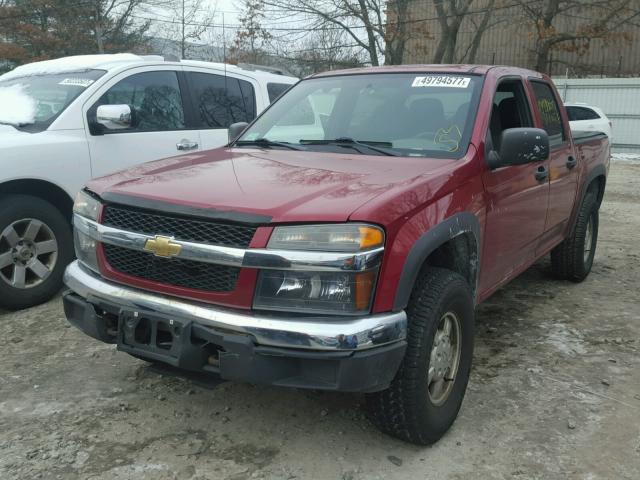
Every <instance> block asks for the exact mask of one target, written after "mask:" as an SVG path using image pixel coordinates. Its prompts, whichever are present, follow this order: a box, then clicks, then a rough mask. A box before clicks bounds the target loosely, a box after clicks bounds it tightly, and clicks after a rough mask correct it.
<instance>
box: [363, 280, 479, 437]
mask: <svg viewBox="0 0 640 480" xmlns="http://www.w3.org/2000/svg"><path fill="white" fill-rule="evenodd" d="M451 312H453V313H454V314H455V316H457V318H458V320H459V322H458V323H459V331H460V337H461V338H460V356H459V362H458V368H457V373H456V374H455V376H454V379H453V380H451V381H452V382H453V383H452V386H451V387H449V393H448V396H447V397H446V398H445V399H444V400H443V401H442V402H441V403H440V404H435V403H434V402H433V401H432V398H431V396H430V393H429V385H428V381H427V379H428V372H429V366H430V363H431V361H430V359H431V352H432V346H433V343H434V338H435V335H436V332H437V331H438V326H439V325H440V324H441V319H443V318H444V317H445V316H446V315H447V314H448V313H451ZM407 315H408V329H409V330H408V334H407V351H406V353H405V357H404V359H403V361H402V364H401V365H400V369H399V370H398V373H397V374H396V377H395V378H394V380H393V382H392V383H391V386H390V387H389V388H388V389H387V390H384V391H382V392H377V393H372V394H368V395H367V397H366V408H367V413H368V415H369V418H370V419H371V421H372V422H373V423H374V424H375V425H376V426H377V427H378V428H379V429H380V430H382V431H383V432H385V433H387V434H389V435H392V436H394V437H397V438H399V439H401V440H405V441H407V442H411V443H415V444H419V445H429V444H431V443H434V442H436V441H437V440H439V439H440V437H442V435H444V434H445V432H446V431H447V430H448V429H449V428H450V427H451V425H452V424H453V422H454V420H455V419H456V417H457V415H458V411H459V410H460V406H461V405H462V400H463V398H464V394H465V391H466V388H467V383H468V381H469V372H470V369H471V359H472V357H473V336H474V304H473V295H472V292H471V288H470V287H469V284H468V283H467V282H466V281H465V279H464V278H463V277H462V276H461V275H459V274H457V273H455V272H453V271H451V270H446V269H442V268H429V269H427V270H425V271H424V272H423V273H422V274H421V276H420V277H419V278H418V280H417V282H416V285H415V287H414V289H413V292H412V294H411V298H410V300H409V305H408V307H407Z"/></svg>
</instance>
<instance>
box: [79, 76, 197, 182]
mask: <svg viewBox="0 0 640 480" xmlns="http://www.w3.org/2000/svg"><path fill="white" fill-rule="evenodd" d="M179 71H180V70H179V69H176V67H167V68H162V67H155V68H154V69H150V68H149V67H143V68H140V69H134V70H129V71H126V72H123V73H121V74H120V75H118V76H116V77H114V78H113V79H112V80H111V81H110V82H108V83H107V84H106V85H105V86H103V87H102V88H101V89H100V91H98V92H97V93H96V95H95V96H94V97H92V99H91V100H90V101H88V102H87V103H86V104H85V106H84V109H83V114H84V118H85V121H86V125H87V138H88V141H89V152H90V155H91V167H92V174H93V176H94V177H99V176H102V175H107V174H109V173H113V172H115V171H118V170H122V169H125V168H128V167H131V166H133V165H137V164H140V163H144V162H148V161H151V160H158V159H161V158H166V157H172V156H175V155H180V154H184V153H190V152H194V151H198V150H200V149H201V147H200V135H199V133H198V131H197V130H195V129H189V128H188V127H187V125H188V122H187V121H186V120H185V116H186V114H187V107H186V106H185V103H186V101H185V99H186V92H184V91H183V90H182V88H181V84H180V83H181V82H180V81H179V75H178V72H179ZM100 105H129V106H130V107H131V110H132V112H133V118H132V125H131V127H130V128H126V129H121V130H109V129H108V128H106V127H104V126H103V125H99V124H98V123H97V121H96V111H97V108H98V106H100Z"/></svg>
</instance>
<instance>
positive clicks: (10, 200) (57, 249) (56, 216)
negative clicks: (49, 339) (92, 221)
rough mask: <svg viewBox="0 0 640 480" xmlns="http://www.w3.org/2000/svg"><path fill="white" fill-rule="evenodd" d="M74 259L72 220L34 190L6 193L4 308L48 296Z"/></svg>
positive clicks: (0, 229) (1, 249)
mask: <svg viewBox="0 0 640 480" xmlns="http://www.w3.org/2000/svg"><path fill="white" fill-rule="evenodd" d="M72 259H73V238H72V235H71V226H70V224H69V222H68V221H67V220H66V219H65V218H64V216H63V215H62V214H61V213H60V211H59V210H58V209H57V208H55V207H54V206H53V205H51V204H50V203H48V202H46V201H44V200H41V199H39V198H37V197H32V196H29V195H9V196H5V197H0V308H7V309H10V310H17V309H21V308H26V307H30V306H33V305H37V304H39V303H42V302H45V301H47V300H48V299H49V298H51V297H52V296H53V295H55V294H56V292H58V290H60V288H61V286H62V275H63V273H64V268H65V267H66V266H67V264H68V263H69V262H70V261H71V260H72Z"/></svg>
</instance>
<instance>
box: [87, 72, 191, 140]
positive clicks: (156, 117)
mask: <svg viewBox="0 0 640 480" xmlns="http://www.w3.org/2000/svg"><path fill="white" fill-rule="evenodd" d="M99 105H129V106H130V107H131V109H132V110H133V111H134V119H133V120H134V121H133V126H132V128H129V129H126V130H116V131H108V130H104V131H103V133H117V132H132V131H133V132H157V131H167V130H181V129H183V128H185V123H184V109H183V106H182V97H181V96H180V86H179V85H178V77H177V75H176V72H170V71H158V72H144V73H137V74H135V75H131V76H130V77H127V78H125V79H124V80H121V81H120V82H118V83H116V84H115V85H114V86H113V87H111V88H110V89H109V90H108V91H107V92H106V93H105V94H104V95H102V97H101V98H100V100H98V102H97V104H96V105H94V106H93V107H92V108H91V109H90V111H89V114H88V116H89V123H90V124H92V123H95V115H96V110H97V107H98V106H99Z"/></svg>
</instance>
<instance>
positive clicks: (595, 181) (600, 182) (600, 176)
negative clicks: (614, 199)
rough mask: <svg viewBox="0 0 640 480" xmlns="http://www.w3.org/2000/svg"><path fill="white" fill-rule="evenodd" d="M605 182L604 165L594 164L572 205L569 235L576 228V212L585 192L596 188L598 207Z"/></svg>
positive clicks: (605, 170) (602, 196)
mask: <svg viewBox="0 0 640 480" xmlns="http://www.w3.org/2000/svg"><path fill="white" fill-rule="evenodd" d="M606 184H607V169H606V167H605V166H604V165H602V164H599V165H596V166H595V167H594V168H593V169H592V170H591V171H590V172H589V173H588V174H587V176H586V178H585V180H584V183H583V184H582V185H583V187H582V189H581V191H580V198H579V199H576V200H578V201H576V203H575V205H574V207H573V213H572V215H571V223H570V224H569V225H571V230H570V231H569V235H572V234H573V232H574V230H575V228H576V219H577V218H578V212H579V211H580V206H581V205H582V202H583V201H584V197H585V196H586V195H587V192H589V191H590V190H591V189H592V188H597V189H598V200H597V204H598V207H600V204H602V199H603V198H604V190H605V187H606Z"/></svg>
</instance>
